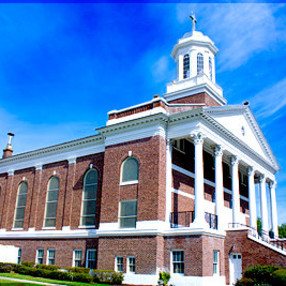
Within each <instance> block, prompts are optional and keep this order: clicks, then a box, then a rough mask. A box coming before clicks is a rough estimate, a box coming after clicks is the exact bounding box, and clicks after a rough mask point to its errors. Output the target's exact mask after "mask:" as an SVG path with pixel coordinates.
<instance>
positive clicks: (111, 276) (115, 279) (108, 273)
mask: <svg viewBox="0 0 286 286" xmlns="http://www.w3.org/2000/svg"><path fill="white" fill-rule="evenodd" d="M92 276H93V282H96V283H110V284H122V281H123V279H124V277H123V273H122V272H115V271H113V270H92Z"/></svg>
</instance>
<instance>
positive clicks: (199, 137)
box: [191, 131, 205, 145]
mask: <svg viewBox="0 0 286 286" xmlns="http://www.w3.org/2000/svg"><path fill="white" fill-rule="evenodd" d="M191 137H192V138H193V140H194V144H195V145H202V144H203V143H204V139H205V136H204V135H203V133H202V132H198V131H195V132H193V133H191Z"/></svg>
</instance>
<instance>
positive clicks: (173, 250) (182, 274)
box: [170, 249, 185, 276]
mask: <svg viewBox="0 0 286 286" xmlns="http://www.w3.org/2000/svg"><path fill="white" fill-rule="evenodd" d="M174 252H183V253H184V260H183V261H182V262H177V261H176V262H175V263H183V265H184V273H175V272H174V261H173V253H174ZM170 254H171V259H170V261H171V267H170V269H171V274H173V275H180V276H184V275H185V250H184V249H172V250H171V253H170Z"/></svg>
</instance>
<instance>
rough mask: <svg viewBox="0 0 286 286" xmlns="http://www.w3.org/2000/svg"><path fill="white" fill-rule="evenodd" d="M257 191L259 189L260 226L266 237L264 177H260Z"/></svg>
mask: <svg viewBox="0 0 286 286" xmlns="http://www.w3.org/2000/svg"><path fill="white" fill-rule="evenodd" d="M259 189H260V211H261V225H262V230H263V231H264V232H265V235H266V236H268V231H269V226H268V209H267V196H266V185H265V176H264V175H261V176H260V178H259Z"/></svg>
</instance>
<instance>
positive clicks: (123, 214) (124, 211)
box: [119, 200, 137, 228]
mask: <svg viewBox="0 0 286 286" xmlns="http://www.w3.org/2000/svg"><path fill="white" fill-rule="evenodd" d="M119 209H120V210H119V212H120V214H119V227H120V228H135V227H136V220H137V200H129V201H121V202H120V207H119Z"/></svg>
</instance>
